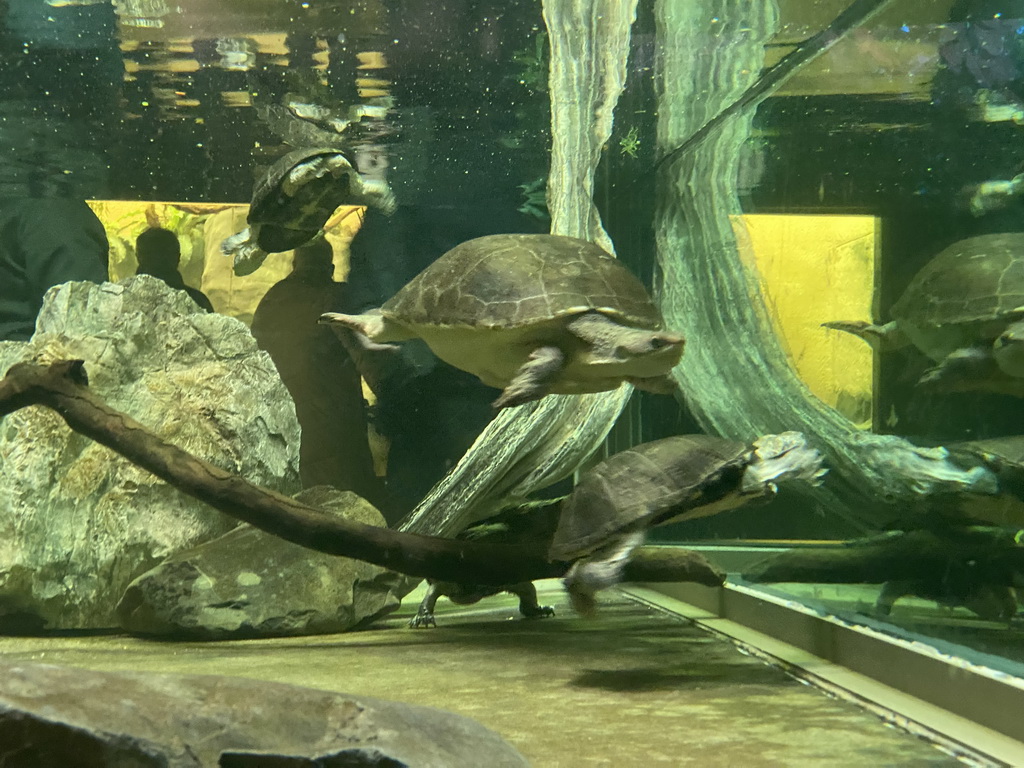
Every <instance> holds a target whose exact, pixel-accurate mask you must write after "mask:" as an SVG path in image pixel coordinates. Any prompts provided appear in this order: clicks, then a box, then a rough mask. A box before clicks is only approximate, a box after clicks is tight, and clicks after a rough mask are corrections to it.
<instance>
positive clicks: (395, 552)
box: [0, 360, 724, 586]
mask: <svg viewBox="0 0 1024 768" xmlns="http://www.w3.org/2000/svg"><path fill="white" fill-rule="evenodd" d="M87 384H88V378H87V376H86V372H85V365H84V363H83V361H81V360H63V361H58V362H54V363H52V364H50V365H48V366H46V365H39V364H36V363H20V364H18V365H15V366H13V367H12V368H11V369H10V370H9V371H8V372H7V375H6V376H5V377H4V378H3V379H2V380H0V418H2V417H3V416H6V415H7V414H9V413H12V412H14V411H16V410H18V409H20V408H25V407H28V406H32V405H42V406H45V407H47V408H51V409H53V410H54V411H56V412H57V413H59V414H60V415H61V417H62V418H63V419H64V421H65V422H67V424H68V426H69V427H71V429H73V430H75V431H76V432H79V433H81V434H83V435H86V436H87V437H89V438H91V439H93V440H95V441H96V442H98V443H100V444H102V445H104V446H106V447H107V448H110V449H111V450H113V451H116V452H117V453H119V454H121V455H122V456H124V457H125V458H127V459H128V460H129V461H131V462H133V463H134V464H137V465H138V466H140V467H142V468H143V469H146V470H148V471H150V472H152V473H153V474H154V475H156V476H157V477H159V478H160V479H162V480H164V481H165V482H167V483H169V484H170V485H172V486H174V487H175V488H177V489H178V490H180V491H182V492H183V493H187V494H189V495H190V496H193V497H194V498H197V499H199V500H201V501H203V502H205V503H207V504H209V505H210V506H211V507H213V508H214V509H217V510H218V511H220V512H223V513H224V514H227V515H230V516H231V517H234V518H236V519H238V520H242V521H244V522H247V523H250V524H251V525H254V526H256V527H257V528H260V529H261V530H264V531H266V532H268V533H271V534H273V535H275V536H280V537H281V538H283V539H286V540H287V541H291V542H294V543H296V544H299V545H301V546H304V547H308V548H310V549H315V550H317V551H319V552H326V553H328V554H332V555H340V556H344V557H352V558H355V559H357V560H364V561H366V562H370V563H374V564H376V565H380V566H382V567H384V568H389V569H391V570H394V571H397V572H399V573H403V574H407V575H409V576H415V577H426V578H431V579H435V580H438V581H455V582H460V583H473V584H495V585H501V584H509V583H514V582H519V581H532V580H535V579H543V578H551V577H558V576H562V575H564V573H565V571H566V570H567V568H568V565H569V564H568V563H563V562H551V561H549V560H548V559H547V548H548V542H546V541H538V542H536V543H535V544H529V545H518V546H511V545H502V544H492V543H482V542H477V541H460V540H453V539H443V538H437V537H431V536H423V535H419V534H412V533H404V532H400V531H394V530H389V529H386V528H377V527H374V526H371V525H363V524H360V523H355V522H351V521H347V520H342V519H339V518H337V517H331V516H328V515H326V514H324V513H323V512H321V511H320V510H318V509H317V508H315V507H311V506H308V505H306V504H302V503H301V502H298V501H296V500H295V499H292V498H289V497H287V496H284V495H283V494H280V493H276V492H274V491H269V490H267V489H264V488H260V487H259V486H257V485H254V484H253V483H250V482H248V481H247V480H244V479H243V478H241V477H239V476H237V475H234V474H232V473H230V472H228V471H226V470H223V469H221V468H219V467H216V466H214V465H212V464H210V463H209V462H206V461H203V460H201V459H198V458H196V457H195V456H192V455H191V454H189V453H188V452H186V451H184V450H182V449H180V448H178V447H176V446H174V445H171V444H170V443H168V442H166V441H164V440H163V439H161V438H159V437H157V436H156V435H155V434H153V433H152V432H150V431H149V430H147V429H146V428H145V427H144V426H143V425H142V424H140V423H139V422H137V421H135V420H134V419H132V418H131V417H129V416H127V415H125V414H123V413H121V412H119V411H116V410H114V409H113V408H111V407H110V406H108V405H106V404H105V403H104V402H103V401H102V400H101V399H100V398H99V397H97V396H96V395H95V394H94V393H93V392H91V391H90V390H89V388H88V386H87ZM652 549H653V550H657V551H656V552H654V553H652V554H650V555H648V553H645V552H644V551H643V549H641V550H638V551H637V553H636V555H635V557H634V559H633V561H632V562H631V563H630V564H629V566H628V567H627V569H626V578H627V579H628V580H631V581H664V580H672V581H696V582H698V583H701V584H708V585H712V586H713V585H718V584H721V583H722V582H723V580H724V576H723V574H722V573H721V571H719V570H717V569H716V568H715V567H714V566H712V565H711V564H710V563H708V562H707V561H706V560H705V559H704V558H703V557H702V556H701V555H699V554H697V553H695V552H689V551H686V550H676V552H677V554H678V556H677V557H673V558H672V566H671V567H668V568H666V566H665V561H664V558H665V553H664V551H663V550H664V548H661V547H658V548H652ZM648 561H649V562H648Z"/></svg>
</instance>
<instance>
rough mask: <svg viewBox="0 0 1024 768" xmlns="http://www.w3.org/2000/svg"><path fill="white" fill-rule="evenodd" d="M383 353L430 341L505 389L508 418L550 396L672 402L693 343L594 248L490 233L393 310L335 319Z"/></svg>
mask: <svg viewBox="0 0 1024 768" xmlns="http://www.w3.org/2000/svg"><path fill="white" fill-rule="evenodd" d="M321 322H326V323H337V324H341V325H343V326H346V327H348V328H350V329H352V330H354V331H356V332H358V333H359V334H362V335H363V336H364V337H365V338H368V339H369V341H371V342H373V343H378V344H383V343H385V342H391V341H402V340H405V339H412V338H417V337H418V338H421V339H423V340H424V341H425V342H426V343H427V345H428V346H429V347H430V348H431V349H432V350H433V351H434V354H436V355H437V356H438V357H439V358H441V359H442V360H444V361H445V362H448V363H450V364H451V365H454V366H455V367H456V368H461V369H462V370H464V371H468V372H469V373H472V374H474V375H475V376H477V377H478V378H479V379H480V380H481V381H482V382H483V383H484V384H487V385H488V386H492V387H498V388H501V389H503V390H504V391H503V392H502V394H501V396H500V397H499V398H498V399H497V400H496V401H495V403H494V405H495V407H497V408H507V407H510V406H514V405H521V404H522V403H527V402H530V401H532V400H538V399H540V398H541V397H543V396H544V395H546V394H549V393H558V394H579V393H583V392H603V391H607V390H610V389H615V388H616V387H618V386H619V385H620V384H621V383H622V382H623V381H628V382H630V383H631V384H633V385H635V386H637V387H639V388H641V389H648V390H652V391H658V392H671V391H672V388H673V384H672V381H671V379H670V377H669V375H668V374H669V371H671V370H672V368H673V367H674V366H675V365H676V363H678V362H679V358H680V355H682V352H683V338H682V337H681V336H679V335H677V334H673V333H667V332H665V331H663V330H661V328H662V319H661V315H660V314H659V312H658V310H657V308H656V307H655V306H654V303H653V302H652V301H651V298H650V296H649V295H648V293H647V291H646V289H645V288H644V286H643V284H642V283H641V282H640V281H639V280H638V279H637V278H636V277H635V276H634V275H633V274H631V273H630V272H629V271H628V270H627V269H626V268H625V267H624V266H622V264H621V263H620V262H619V261H618V259H616V258H614V257H612V256H610V255H608V254H607V253H605V252H604V251H603V250H602V249H601V248H599V247H598V246H596V245H594V244H593V243H590V242H587V241H586V240H578V239H576V238H573V237H561V236H557V235H489V236H487V237H480V238H476V239H475V240H469V241H467V242H465V243H462V244H460V245H457V246H456V247H455V248H453V249H452V250H450V251H448V252H447V253H445V254H444V255H443V256H441V257H440V258H439V259H438V260H437V261H435V262H434V263H433V264H431V265H430V266H429V267H427V268H426V269H425V270H423V272H421V273H420V274H419V275H417V276H416V277H414V278H413V279H412V280H411V281H410V282H409V283H408V284H407V285H405V286H404V287H403V288H402V289H401V290H400V291H399V292H398V293H397V294H395V295H394V296H393V297H392V298H391V299H389V300H388V301H387V302H386V303H385V304H384V305H383V306H382V307H380V308H379V309H376V310H371V311H370V312H368V313H366V314H363V315H344V314H338V313H327V314H325V315H322V316H321Z"/></svg>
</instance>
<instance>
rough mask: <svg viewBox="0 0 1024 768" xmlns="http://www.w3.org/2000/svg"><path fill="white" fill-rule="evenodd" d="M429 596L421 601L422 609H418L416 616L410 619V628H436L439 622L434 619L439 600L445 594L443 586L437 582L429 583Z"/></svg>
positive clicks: (426, 595)
mask: <svg viewBox="0 0 1024 768" xmlns="http://www.w3.org/2000/svg"><path fill="white" fill-rule="evenodd" d="M427 584H428V586H427V594H425V595H424V596H423V600H421V601H420V607H419V608H417V609H416V615H415V616H413V617H412V618H411V619H409V626H410V627H411V628H412V629H419V628H421V627H422V628H424V629H425V628H427V627H436V626H437V620H436V619H435V618H434V607H435V606H436V605H437V598H439V597H440V596H441V595H442V594H444V589H443V587H442V585H440V584H438V583H437V582H433V581H431V582H427Z"/></svg>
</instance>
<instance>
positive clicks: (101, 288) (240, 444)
mask: <svg viewBox="0 0 1024 768" xmlns="http://www.w3.org/2000/svg"><path fill="white" fill-rule="evenodd" d="M63 358H80V359H84V360H85V364H86V372H87V373H88V375H89V381H90V386H91V388H92V389H93V390H94V391H95V392H96V393H97V394H98V395H99V396H100V397H102V398H104V399H105V400H106V401H107V402H108V403H109V404H110V405H111V406H113V407H114V408H117V409H119V410H122V411H124V412H126V413H128V414H129V415H130V416H132V417H133V418H135V419H137V420H138V421H140V422H142V423H143V424H145V425H146V426H147V427H148V428H149V429H151V430H153V431H154V432H155V433H157V434H158V435H160V436H162V437H163V438H165V439H167V440H168V441H170V442H172V443H174V444H175V445H177V446H179V447H181V448H184V449H185V450H187V451H189V452H191V453H193V454H195V455H196V456H199V457H201V458H204V459H206V460H208V461H211V462H212V463H214V464H216V465H218V466H220V467H223V468H224V469H227V470H230V471H232V472H237V473H239V474H241V475H242V476H244V477H246V478H247V479H249V480H252V481H253V482H256V483H259V484H260V485H264V486H267V487H269V488H273V489H276V490H280V491H282V492H285V493H291V492H293V491H295V490H296V489H297V486H298V469H297V468H298V445H299V428H298V422H297V421H296V418H295V411H294V406H293V405H292V401H291V398H290V397H289V395H288V392H287V391H286V390H285V388H284V385H283V384H282V383H281V380H280V378H279V377H278V375H277V371H276V369H275V368H274V366H273V363H271V361H270V358H269V357H268V356H267V355H266V354H265V353H263V352H261V351H260V350H259V349H258V348H257V347H256V343H255V341H254V340H253V338H252V336H251V335H250V333H249V331H248V329H247V328H246V327H245V325H243V324H242V323H240V322H238V321H237V320H233V319H232V318H229V317H225V316H222V315H216V314H207V313H205V312H203V311H201V310H200V309H199V308H198V307H197V306H196V305H195V304H194V303H193V302H192V300H191V299H190V298H189V297H188V296H187V295H186V294H185V293H184V292H181V291H176V290H173V289H171V288H169V287H168V286H167V285H165V284H164V283H163V282H161V281H160V280H157V279H156V278H152V277H148V276H142V277H135V278H131V279H130V280H126V281H124V282H122V283H117V284H113V283H104V284H103V285H94V284H92V283H66V284H64V285H61V286H57V287H56V288H53V289H51V290H50V292H49V293H48V294H47V297H46V301H45V303H44V306H43V309H42V312H41V313H40V316H39V319H38V322H37V325H36V333H35V335H34V336H33V338H32V339H31V340H30V341H28V342H4V343H0V371H2V372H6V371H7V369H8V368H9V367H10V366H11V365H13V364H14V363H17V362H21V361H23V360H34V361H38V362H43V363H46V362H50V361H53V360H58V359H63ZM234 525H235V522H234V521H233V520H231V519H230V518H227V517H226V516H223V515H221V514H220V513H218V512H215V511H213V510H212V509H210V508H209V507H207V506H206V505H204V504H202V503H200V502H198V501H196V500H194V499H192V498H190V497H188V496H185V495H184V494H182V493H179V492H177V491H175V490H173V489H171V488H170V487H169V486H167V485H166V484H165V483H163V482H161V481H159V480H157V479H156V478H155V477H153V476H152V475H151V474H149V473H148V472H146V471H144V470H142V469H139V468H138V467H136V466H135V465H133V464H131V463H130V462H129V461H127V460H126V459H123V458H121V457H120V456H118V455H117V454H115V453H114V452H112V451H110V450H108V449H107V448H104V447H102V446H100V445H98V444H96V443H94V442H93V441H92V440H89V439H88V438H86V437H83V436H81V435H78V434H76V433H74V432H72V431H71V430H70V429H68V427H67V426H66V425H65V424H64V422H63V420H62V419H61V418H60V416H59V415H57V414H56V413H54V412H53V411H51V410H49V409H46V408H43V407H31V408H25V409H22V410H20V411H17V412H15V413H13V414H11V415H9V416H7V417H6V418H4V419H3V420H2V421H0V631H4V630H10V629H42V628H61V629H64V628H95V627H110V626H116V624H117V621H116V619H115V617H114V606H115V605H116V604H117V601H118V599H119V598H120V597H121V595H122V594H123V593H124V590H125V587H127V586H128V584H129V582H131V580H132V579H134V578H135V577H136V576H138V575H139V574H141V573H143V572H145V571H146V570H148V569H149V568H151V567H153V566H154V565H156V564H157V563H158V562H160V561H161V560H162V559H164V558H165V557H166V556H167V555H169V554H171V553H173V552H177V551H179V550H181V549H184V548H186V547H190V546H193V545H195V544H197V543H199V542H202V541H205V540H208V539H211V538H213V537H215V536H219V535H220V534H222V533H224V532H226V531H228V530H230V529H231V528H232V527H234Z"/></svg>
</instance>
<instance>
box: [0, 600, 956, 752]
mask: <svg viewBox="0 0 1024 768" xmlns="http://www.w3.org/2000/svg"><path fill="white" fill-rule="evenodd" d="M539 587H540V592H541V602H542V603H543V604H547V605H553V606H554V607H555V611H556V616H555V617H554V618H549V619H538V620H522V619H520V618H518V613H517V611H516V610H515V606H516V603H517V601H516V599H515V598H513V597H511V596H501V597H496V598H490V599H489V600H485V601H483V602H481V603H478V604H476V605H473V606H468V607H466V606H463V607H460V606H455V605H453V604H451V603H449V602H448V601H447V600H445V599H443V598H442V599H441V600H440V601H439V602H438V606H437V607H438V611H437V619H438V627H437V628H436V629H420V630H411V629H407V628H406V626H405V624H406V621H407V620H408V618H409V617H410V616H411V615H412V614H413V613H414V612H415V608H416V604H417V601H418V599H419V596H420V594H421V592H417V593H414V594H413V595H410V597H409V598H407V600H406V601H405V604H404V605H403V607H402V610H401V611H400V612H398V613H396V614H393V615H392V616H391V617H389V618H388V619H387V620H385V621H383V622H380V623H378V624H377V625H375V626H374V627H373V628H372V629H370V630H366V631H361V632H352V633H348V634H342V635H324V636H319V637H307V638H286V639H276V640H254V641H231V642H220V643H169V642H157V641H150V640H144V639H138V638H132V637H125V636H120V635H104V636H89V637H47V638H38V637H3V638H0V653H2V654H3V656H4V658H5V660H9V661H10V660H19V659H24V660H32V661H39V662H45V663H50V664H65V665H70V666H79V667H86V668H90V669H101V670H136V671H147V670H151V671H153V672H169V673H202V674H223V675H236V676H239V677H253V678H260V679H264V680H274V681H279V682H286V683H294V684H297V685H305V686H310V687H315V688H324V689H328V690H334V691H342V692H347V693H353V694H363V695H369V696H377V697H380V698H386V699H395V700H400V701H406V702H410V703H415V704H425V705H429V706H434V707H440V708H443V709H449V710H452V711H455V712H459V713H461V714H463V715H468V716H470V717H473V718H476V719H477V720H478V721H480V722H482V723H484V724H485V725H487V726H489V727H490V728H493V729H494V730H496V731H498V732H499V733H501V734H502V735H503V736H504V737H505V738H506V739H507V740H508V741H510V742H511V743H512V744H514V745H515V746H516V747H517V748H518V749H519V750H520V751H521V752H522V753H523V754H524V755H525V756H526V757H527V758H528V759H529V760H530V761H531V763H532V764H533V765H534V766H537V767H538V768H583V767H585V766H640V765H643V766H652V765H664V766H691V765H692V766H702V767H703V768H716V767H718V766H721V767H722V768H727V767H728V768H734V767H735V766H741V767H746V766H749V767H751V768H753V767H754V766H757V767H758V768H772V767H774V766H780V767H781V766H801V767H805V766H815V767H817V768H825V767H827V766H871V767H872V768H879V767H881V766H901V767H902V766H955V765H961V763H959V762H958V761H956V760H955V759H954V758H952V757H950V756H948V755H946V754H944V753H942V752H940V751H939V750H937V749H935V748H934V747H932V746H931V745H930V744H928V743H926V742H924V741H922V740H920V739H918V738H916V737H914V736H912V735H910V734H907V733H905V732H903V731H900V730H898V729H896V728H894V727H891V726H888V725H886V724H885V723H883V722H882V721H881V720H879V719H878V718H876V717H875V716H873V715H871V714H869V713H868V712H865V711H863V710H861V709H858V708H857V707H855V706H854V705H852V704H849V703H847V702H843V701H838V700H835V699H831V698H829V697H828V696H826V695H824V694H823V693H821V692H819V691H817V690H815V689H813V688H810V687H808V686H806V685H802V684H800V683H798V682H796V681H794V680H793V679H792V678H790V677H787V676H786V675H785V674H783V673H782V672H781V671H779V670H777V669H774V668H771V667H768V666H766V665H765V664H763V663H762V662H760V661H758V660H756V659H753V658H751V657H749V656H746V655H744V654H742V653H741V652H740V651H739V650H737V649H736V648H735V647H734V646H733V645H732V644H730V643H728V642H726V641H724V640H721V639H719V638H716V637H713V636H711V635H708V634H706V633H705V632H703V631H701V630H699V629H696V628H694V627H693V626H692V625H690V624H689V623H688V622H687V621H686V620H684V619H681V618H678V617H675V616H672V615H669V614H666V613H662V612H660V611H658V610H656V609H653V608H649V607H647V606H643V605H640V604H638V603H635V602H633V601H631V600H629V599H627V598H626V597H624V596H622V595H618V594H616V593H614V592H608V593H603V594H602V607H601V615H600V616H599V618H597V619H596V620H591V621H588V620H584V619H580V618H577V617H576V616H574V615H573V613H572V611H571V609H570V608H569V606H568V604H567V602H566V600H565V599H564V597H563V595H562V593H561V589H560V586H559V585H558V583H557V582H542V583H540V584H539Z"/></svg>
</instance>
